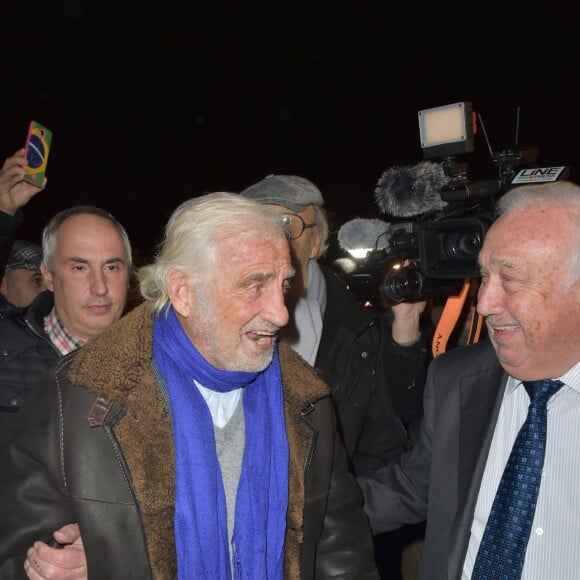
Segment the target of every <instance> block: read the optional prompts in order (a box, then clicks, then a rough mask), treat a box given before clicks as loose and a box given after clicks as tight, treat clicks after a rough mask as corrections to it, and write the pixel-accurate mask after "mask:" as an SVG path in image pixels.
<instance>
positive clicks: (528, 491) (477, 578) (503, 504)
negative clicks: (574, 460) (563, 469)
mask: <svg viewBox="0 0 580 580" xmlns="http://www.w3.org/2000/svg"><path fill="white" fill-rule="evenodd" d="M562 385H563V383H562V381H553V380H545V381H531V382H524V387H525V388H526V391H527V392H528V395H529V396H530V406H529V408H528V416H527V417H526V420H525V422H524V424H523V425H522V428H521V429H520V432H519V433H518V436H517V437H516V440H515V443H514V446H513V448H512V452H511V454H510V456H509V459H508V462H507V464H506V467H505V470H504V472H503V475H502V478H501V481H500V483H499V487H498V488H497V493H496V496H495V499H494V501H493V505H492V507H491V512H490V514H489V519H488V520H487V525H486V526H485V531H484V533H483V538H482V539H481V544H480V546H479V551H478V552H477V557H476V559H475V564H474V567H473V574H472V576H471V578H472V580H493V579H501V580H517V579H519V578H520V577H521V574H522V568H523V567H524V558H525V556H526V547H527V545H528V538H529V536H530V530H531V527H532V521H533V519H534V512H535V511H536V500H537V499H538V492H539V490H540V482H541V479H542V467H543V465H544V452H545V449H546V430H547V414H548V413H547V404H548V399H549V398H550V397H551V396H552V395H553V394H554V393H556V392H557V391H558V389H560V387H562Z"/></svg>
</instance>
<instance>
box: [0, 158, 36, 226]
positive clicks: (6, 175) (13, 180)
mask: <svg viewBox="0 0 580 580" xmlns="http://www.w3.org/2000/svg"><path fill="white" fill-rule="evenodd" d="M25 167H26V156H25V149H24V148H22V149H19V150H18V151H16V153H14V155H12V156H11V157H8V158H7V159H6V160H5V161H4V164H3V165H2V169H0V211H3V212H4V213H7V214H10V215H14V214H15V213H16V211H17V210H18V209H20V208H21V207H23V206H25V205H26V204H27V203H28V202H29V201H30V199H31V198H32V197H33V196H35V195H36V194H37V193H40V192H41V191H42V190H43V189H44V188H45V187H46V177H45V178H44V180H43V182H42V186H41V187H37V186H36V185H32V184H30V183H28V182H27V181H24V177H25V175H26V170H25V169H24V168H25Z"/></svg>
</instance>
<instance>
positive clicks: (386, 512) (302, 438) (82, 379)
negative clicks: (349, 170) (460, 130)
mask: <svg viewBox="0 0 580 580" xmlns="http://www.w3.org/2000/svg"><path fill="white" fill-rule="evenodd" d="M24 164H25V161H24V151H23V150H20V151H17V152H16V153H15V154H14V155H13V156H11V157H9V158H8V159H6V160H5V162H4V164H3V166H2V169H1V170H0V277H1V279H2V283H1V287H0V291H1V293H2V297H1V302H0V306H1V308H2V310H1V314H0V352H1V353H2V355H3V359H2V360H3V362H2V365H0V464H2V466H3V470H2V471H1V472H0V511H1V513H2V514H3V517H2V518H0V578H2V579H4V578H6V579H8V578H21V577H22V578H33V579H41V578H46V579H48V578H87V577H91V578H110V579H116V578H119V579H121V578H123V579H125V578H129V577H135V578H176V577H178V578H184V579H189V578H249V579H253V578H313V579H314V578H353V579H355V578H356V579H359V578H360V579H362V578H383V579H388V580H391V579H392V580H395V579H400V578H403V573H402V559H403V556H402V554H403V551H404V549H405V546H406V543H407V542H408V541H409V539H413V540H415V539H417V537H418V538H419V540H420V541H421V545H422V546H423V547H422V549H420V550H419V555H418V556H417V559H418V557H420V558H421V564H420V568H419V569H418V571H416V572H415V571H413V572H412V575H413V577H420V578H423V579H429V580H431V579H435V580H438V579H444V578H445V579H446V578H454V579H455V578H456V579H458V580H459V579H461V580H463V579H468V578H478V579H482V578H507V579H511V578H524V579H527V580H537V579H540V578H546V577H551V576H552V574H553V573H554V571H557V572H558V573H557V574H556V577H558V578H563V579H566V578H573V577H574V573H575V570H576V567H577V565H578V564H579V563H580V562H579V561H578V560H579V559H580V557H579V556H578V555H577V551H576V550H574V546H575V538H576V534H575V532H577V531H578V526H577V523H576V520H577V518H575V517H574V513H575V512H576V510H575V509H574V508H577V507H578V504H579V500H580V495H579V494H578V492H577V491H576V489H575V485H574V481H575V476H576V475H578V470H579V466H580V457H579V456H578V452H577V451H576V449H575V448H571V447H570V445H567V444H566V442H567V441H569V440H570V435H572V438H571V439H572V440H574V439H575V437H574V433H576V434H578V430H579V427H578V425H580V422H579V419H580V399H579V397H580V392H579V391H580V356H579V353H578V347H577V346H576V345H577V344H578V343H577V342H576V341H575V339H574V337H575V336H576V333H577V332H580V331H578V330H576V329H577V328H578V322H580V320H578V318H579V317H580V314H579V313H580V282H579V278H580V259H579V258H578V250H577V247H578V245H577V242H578V241H579V240H578V238H579V237H580V187H579V186H577V185H576V184H574V183H572V182H568V181H562V182H555V183H551V184H545V185H533V186H524V187H518V188H514V189H513V190H512V191H510V192H508V193H506V194H504V195H503V197H502V198H501V199H500V202H499V203H498V217H497V219H496V220H495V221H494V223H493V225H492V226H491V228H490V230H489V232H488V233H487V235H486V238H485V242H484V246H483V248H482V250H481V253H480V264H481V274H482V276H481V286H480V290H479V297H478V303H477V308H478V311H479V313H480V314H481V315H482V316H484V317H485V319H486V323H487V329H488V336H486V338H485V339H484V340H482V341H481V342H480V343H478V344H475V345H472V346H469V347H462V348H456V349H453V350H451V351H450V352H447V353H444V354H442V355H440V356H438V357H436V358H435V359H432V355H431V354H430V353H431V350H430V345H429V337H428V334H427V333H426V332H425V331H424V330H423V328H422V324H421V319H422V316H423V315H424V312H425V306H426V303H425V301H418V302H410V303H402V304H398V305H396V306H394V307H393V308H392V311H391V315H390V317H389V319H388V320H387V318H385V317H383V316H377V315H376V313H375V312H371V311H369V310H368V309H365V308H364V307H363V306H362V305H361V304H360V303H359V302H358V301H357V300H356V297H355V295H354V294H353V293H352V292H351V290H350V289H349V288H348V287H347V285H346V284H345V282H344V281H343V280H342V279H341V278H340V277H339V276H338V275H337V274H336V273H335V272H333V271H332V270H331V269H329V268H328V267H327V266H325V264H324V260H323V258H324V253H325V251H326V249H327V247H328V241H329V233H330V224H329V222H328V218H327V215H326V212H325V209H324V205H325V204H324V198H323V196H322V193H321V191H320V190H319V188H318V187H317V186H316V185H315V184H314V183H312V182H311V181H309V180H308V179H306V178H304V177H300V176H296V175H270V176H267V177H265V178H264V179H262V180H260V181H259V182H257V183H255V184H253V185H250V186H248V187H247V188H245V189H243V190H242V191H240V192H235V193H225V192H215V193H209V194H205V195H201V196H199V197H195V198H192V199H189V200H187V201H185V202H183V203H182V204H180V205H179V206H178V207H177V208H176V209H175V210H174V211H173V213H172V214H171V216H170V218H169V220H168V222H167V224H166V226H165V229H164V237H163V241H162V243H161V244H160V245H159V248H158V250H157V253H156V255H155V257H154V259H153V260H152V261H151V263H150V264H147V265H143V266H141V267H140V268H138V269H137V270H136V271H135V272H134V270H133V263H132V248H131V243H130V240H129V237H128V235H127V232H126V230H125V228H124V227H123V225H121V224H120V223H119V222H118V221H117V219H116V218H115V217H114V216H113V215H111V214H110V213H109V212H108V211H107V210H106V209H105V208H101V207H94V206H87V205H77V206H73V207H69V208H65V209H63V210H62V211H60V212H59V213H57V214H56V215H54V216H53V217H51V218H50V219H49V220H48V222H47V224H46V226H45V228H44V230H43V232H42V244H41V247H38V246H37V245H35V244H32V243H30V242H26V241H25V240H20V239H18V237H17V232H18V228H19V227H20V224H21V223H22V219H23V215H24V207H25V206H26V204H27V203H28V202H29V201H30V200H31V199H32V198H33V197H34V196H35V195H37V194H38V193H39V192H40V191H43V190H44V189H45V187H46V181H45V182H44V183H43V184H42V185H41V186H40V187H36V186H34V185H31V184H29V183H27V182H25V181H24V180H23V176H24ZM133 277H134V278H135V280H136V281H137V284H138V288H139V291H140V295H141V298H140V300H139V303H138V304H137V305H134V304H131V305H130V306H129V305H128V301H127V298H128V291H129V288H130V283H131V280H132V279H133ZM548 379H550V380H553V381H557V383H558V389H557V392H556V393H555V394H554V395H553V397H550V399H549V401H548V402H547V403H546V402H544V409H545V407H547V408H548V409H549V411H550V412H549V413H545V412H544V415H543V417H544V419H543V423H539V422H538V421H537V420H536V419H535V417H536V416H537V413H539V411H537V409H536V406H535V405H536V403H535V402H534V401H535V399H534V397H535V395H533V394H532V390H533V388H535V387H530V385H529V383H532V382H533V383H534V384H536V382H537V381H540V380H542V381H544V382H545V381H546V380H548ZM542 388H545V387H542ZM530 389H532V390H530ZM528 392H529V393H530V394H528ZM530 401H532V403H530ZM528 406H529V407H530V408H532V407H534V421H532V424H533V427H529V426H528V422H529V420H528V418H527V417H526V416H527V414H528ZM546 415H548V416H549V417H548V418H549V420H548V418H546ZM538 425H539V426H538ZM533 429H538V430H539V431H542V432H543V433H544V434H545V433H547V435H548V436H547V439H546V441H545V442H543V444H542V453H541V454H540V453H539V452H534V461H536V468H538V462H539V469H540V472H541V474H542V477H541V483H542V485H541V486H540V485H539V483H538V485H537V488H538V489H537V490H536V493H535V495H534V497H533V504H534V505H533V508H528V510H527V511H528V512H529V511H530V509H531V512H532V517H531V518H528V520H529V521H527V523H526V524H525V525H524V526H522V525H521V524H519V529H520V530H521V529H522V528H524V530H523V534H524V536H525V537H524V538H523V539H520V540H518V541H517V542H516V541H514V540H513V531H510V530H507V531H506V530H502V529H501V525H499V526H498V525H496V523H494V522H495V520H497V519H498V518H497V517H496V515H495V514H496V513H497V512H498V509H499V508H498V507H497V503H501V502H504V503H505V502H506V500H505V499H504V496H503V492H504V491H506V489H507V493H508V495H509V494H511V496H512V499H513V497H514V496H515V497H516V499H518V498H520V497H521V494H522V491H521V490H520V489H519V488H518V486H517V485H515V486H514V485H512V484H511V483H506V481H505V480H504V478H505V477H507V476H505V475H504V476H502V473H503V471H504V467H505V466H506V464H507V465H508V466H510V465H511V463H512V460H513V461H516V459H512V455H517V454H516V451H515V448H516V447H517V448H518V449H519V448H520V447H522V445H521V444H520V445H514V442H516V443H518V441H519V440H520V437H523V435H521V434H518V433H519V432H520V431H522V432H524V431H525V432H527V431H529V430H533ZM536 439H537V437H536ZM512 446H514V451H512ZM544 457H545V458H544ZM528 466H529V462H528V463H526V464H525V467H524V468H521V467H518V469H529V468H528ZM542 469H543V471H542ZM507 471H508V469H507V468H506V472H507ZM532 475H533V474H532ZM532 475H530V473H529V471H527V472H526V473H525V474H524V476H523V477H525V478H526V484H527V485H528V486H530V487H531V486H532V482H531V481H530V479H531V478H532ZM536 479H537V477H536ZM496 492H497V494H496ZM496 495H497V496H500V495H501V499H498V498H496ZM496 502H497V503H496ZM508 503H509V502H508ZM564 506H565V507H564ZM520 511H522V510H520ZM490 514H492V515H490ZM510 517H511V516H510ZM504 519H506V520H507V519H509V518H508V517H507V516H506V518H499V520H500V521H501V522H503V520H504ZM416 526H420V527H419V528H417V527H416ZM498 527H499V528H500V529H499V531H498ZM408 530H413V532H414V533H415V532H416V531H417V530H419V531H420V532H419V536H417V535H416V533H415V535H414V534H411V535H409V534H408V533H406V531H408ZM544 532H545V533H544ZM423 533H424V534H425V536H424V544H423V542H422V539H423ZM493 534H495V536H493ZM510 534H511V535H510ZM490 535H492V538H491V539H490ZM498 538H500V539H498ZM506 538H509V539H506ZM490 546H491V547H490ZM411 557H414V556H411ZM507 562H509V565H507ZM410 578H411V576H410V575H409V574H408V575H407V576H406V578H405V580H410Z"/></svg>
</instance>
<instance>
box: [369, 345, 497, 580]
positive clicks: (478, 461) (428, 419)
mask: <svg viewBox="0 0 580 580" xmlns="http://www.w3.org/2000/svg"><path fill="white" fill-rule="evenodd" d="M506 381H507V375H506V373H505V371H504V370H503V369H502V367H501V366H500V364H499V362H498V359H497V357H496V355H495V351H494V350H493V347H492V345H491V343H490V342H489V341H488V340H484V341H482V342H480V343H477V344H475V345H473V346H469V347H463V348H457V349H454V350H451V351H449V352H447V353H445V354H442V355H440V356H439V357H437V358H435V359H434V360H433V362H432V363H431V365H430V367H429V372H428V376H427V384H426V386H425V398H424V418H423V421H422V424H421V432H420V436H419V441H418V443H417V445H416V446H415V447H414V448H413V450H412V451H410V452H408V453H405V454H404V455H403V456H402V457H401V460H400V462H399V463H396V464H393V465H389V466H386V467H383V468H381V469H380V470H379V471H378V472H376V474H375V475H373V476H372V477H371V478H368V477H361V478H358V481H359V484H360V485H361V487H362V489H363V493H364V496H365V510H366V511H367V513H368V515H369V518H370V521H371V527H372V529H373V533H380V532H384V531H387V530H392V529H395V528H398V527H400V526H402V525H403V524H406V523H415V522H420V521H422V520H424V519H426V520H427V531H426V536H425V544H424V547H423V555H422V561H421V570H420V577H421V578H425V579H429V580H447V579H450V580H451V579H453V580H455V579H459V578H461V569H462V566H463V561H464V559H465V553H466V551H467V544H468V541H469V535H470V529H471V523H472V520H473V513H474V510H475V503H476V501H477V495H478V493H479V486H480V484H481V479H482V476H483V470H484V468H485V463H486V460H487V455H488V453H489V448H490V444H491V439H492V436H493V431H494V428H495V423H496V420H497V416H498V412H499V408H500V406H501V401H502V398H503V393H504V390H505V385H506Z"/></svg>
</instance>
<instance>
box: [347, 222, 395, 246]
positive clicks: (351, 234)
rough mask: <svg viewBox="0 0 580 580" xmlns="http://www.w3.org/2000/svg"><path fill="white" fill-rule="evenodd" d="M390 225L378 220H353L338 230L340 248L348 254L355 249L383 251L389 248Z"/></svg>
mask: <svg viewBox="0 0 580 580" xmlns="http://www.w3.org/2000/svg"><path fill="white" fill-rule="evenodd" d="M390 228H391V225H390V224H389V223H387V222H384V221H383V220H379V219H364V218H355V219H353V220H350V221H348V222H346V223H344V224H343V225H342V226H341V227H340V229H339V230H338V235H337V238H338V243H339V245H340V247H341V248H342V249H343V250H345V251H347V252H349V251H352V250H357V249H370V250H384V249H386V248H388V247H389V240H388V236H389V232H390Z"/></svg>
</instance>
